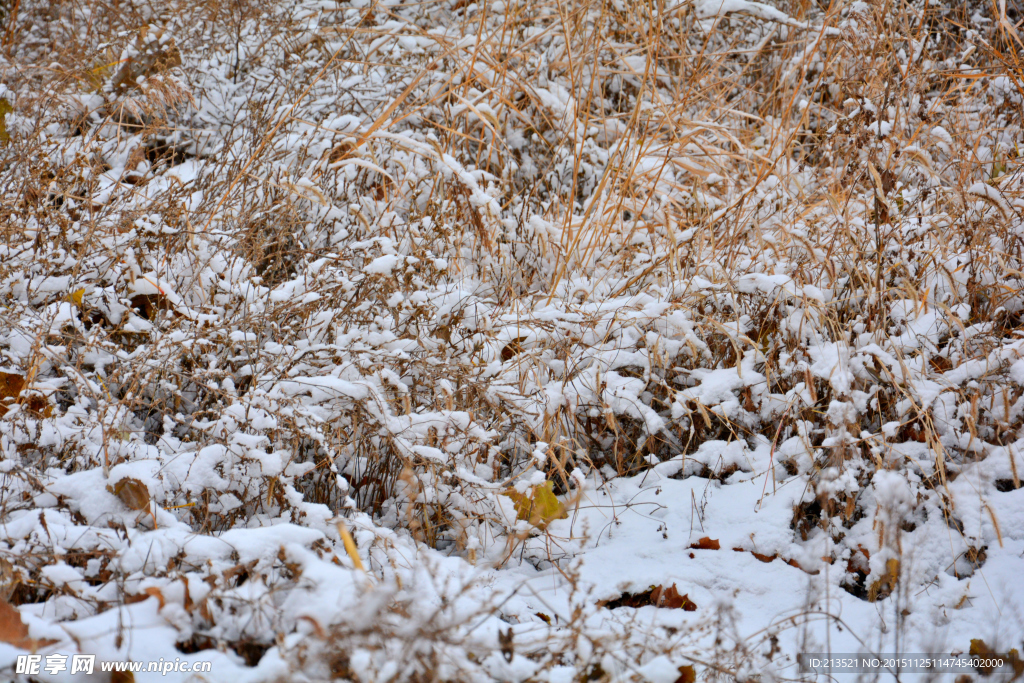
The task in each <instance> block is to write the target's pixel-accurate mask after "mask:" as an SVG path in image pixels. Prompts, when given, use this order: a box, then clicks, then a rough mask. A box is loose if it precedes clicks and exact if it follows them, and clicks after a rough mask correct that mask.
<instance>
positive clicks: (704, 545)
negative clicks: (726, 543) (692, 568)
mask: <svg viewBox="0 0 1024 683" xmlns="http://www.w3.org/2000/svg"><path fill="white" fill-rule="evenodd" d="M721 547H722V544H721V543H719V542H718V540H717V539H713V538H710V537H709V536H705V537H704V538H702V539H700V540H698V541H697V542H696V543H691V544H690V548H692V549H694V550H718V549H720V548H721Z"/></svg>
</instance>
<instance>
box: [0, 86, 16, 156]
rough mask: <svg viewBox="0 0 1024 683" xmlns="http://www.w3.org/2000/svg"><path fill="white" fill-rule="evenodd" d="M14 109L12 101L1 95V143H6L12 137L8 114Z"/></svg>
mask: <svg viewBox="0 0 1024 683" xmlns="http://www.w3.org/2000/svg"><path fill="white" fill-rule="evenodd" d="M12 111H14V107H12V106H11V103H10V102H8V101H7V100H6V98H3V97H0V145H6V144H7V143H8V142H9V141H10V139H11V134H10V133H8V132H7V115H8V114H9V113H11V112H12Z"/></svg>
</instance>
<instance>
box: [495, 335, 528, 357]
mask: <svg viewBox="0 0 1024 683" xmlns="http://www.w3.org/2000/svg"><path fill="white" fill-rule="evenodd" d="M526 339H527V338H526V337H516V338H515V339H513V340H512V341H510V342H509V343H508V344H506V345H505V347H504V348H503V349H502V350H501V360H502V361H506V360H511V359H513V358H515V357H516V356H518V355H519V354H520V353H522V352H523V351H524V350H525V347H524V346H523V342H525V341H526Z"/></svg>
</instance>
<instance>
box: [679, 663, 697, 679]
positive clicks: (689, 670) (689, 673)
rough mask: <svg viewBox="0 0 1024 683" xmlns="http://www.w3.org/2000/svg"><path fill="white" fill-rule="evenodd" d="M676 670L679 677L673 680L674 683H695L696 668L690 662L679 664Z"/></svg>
mask: <svg viewBox="0 0 1024 683" xmlns="http://www.w3.org/2000/svg"><path fill="white" fill-rule="evenodd" d="M678 671H679V678H677V679H676V680H675V683H697V670H696V669H694V668H693V665H692V664H687V665H686V666H681V667H679V669H678Z"/></svg>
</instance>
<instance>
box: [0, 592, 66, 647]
mask: <svg viewBox="0 0 1024 683" xmlns="http://www.w3.org/2000/svg"><path fill="white" fill-rule="evenodd" d="M56 642H57V641H56V640H37V639H36V638H30V637H29V635H28V626H27V625H25V622H23V621H22V620H21V612H19V611H18V610H17V609H15V608H14V606H13V605H11V604H10V603H9V602H7V601H6V600H0V643H7V644H8V645H13V646H14V647H16V648H19V649H21V650H29V651H31V652H35V651H36V650H38V649H39V648H41V647H45V646H47V645H52V644H53V643H56Z"/></svg>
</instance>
